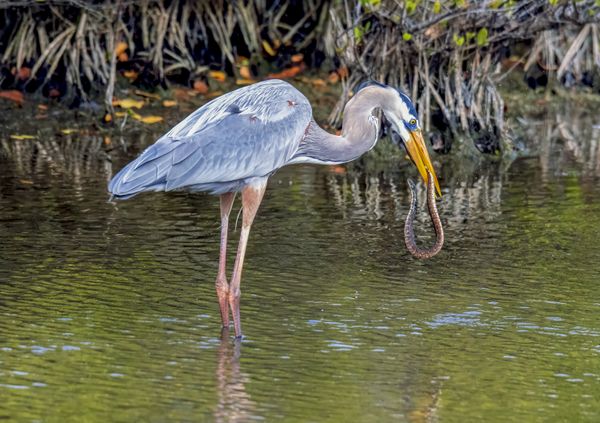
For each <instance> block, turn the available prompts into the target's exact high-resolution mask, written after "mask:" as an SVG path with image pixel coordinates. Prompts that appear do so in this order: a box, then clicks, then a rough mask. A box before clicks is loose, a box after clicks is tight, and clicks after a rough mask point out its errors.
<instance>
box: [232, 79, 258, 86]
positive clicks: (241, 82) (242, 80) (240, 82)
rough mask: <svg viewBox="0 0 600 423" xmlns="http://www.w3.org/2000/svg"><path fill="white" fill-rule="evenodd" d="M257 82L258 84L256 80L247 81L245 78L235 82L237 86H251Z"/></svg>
mask: <svg viewBox="0 0 600 423" xmlns="http://www.w3.org/2000/svg"><path fill="white" fill-rule="evenodd" d="M255 82H256V80H254V79H245V78H240V79H236V80H235V84H236V85H250V84H254V83H255Z"/></svg>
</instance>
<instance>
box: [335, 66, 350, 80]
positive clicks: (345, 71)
mask: <svg viewBox="0 0 600 423" xmlns="http://www.w3.org/2000/svg"><path fill="white" fill-rule="evenodd" d="M337 73H338V75H340V77H341V78H348V68H347V67H346V66H342V67H341V68H339V69H338V70H337Z"/></svg>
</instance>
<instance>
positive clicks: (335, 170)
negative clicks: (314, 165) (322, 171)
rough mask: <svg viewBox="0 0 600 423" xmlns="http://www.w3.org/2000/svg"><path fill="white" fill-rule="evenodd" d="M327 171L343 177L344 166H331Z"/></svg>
mask: <svg viewBox="0 0 600 423" xmlns="http://www.w3.org/2000/svg"><path fill="white" fill-rule="evenodd" d="M329 169H330V170H331V171H332V172H333V173H335V174H337V175H343V174H345V173H346V168H345V167H344V166H331V167H330V168H329Z"/></svg>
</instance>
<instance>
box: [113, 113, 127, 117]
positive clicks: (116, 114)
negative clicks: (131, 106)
mask: <svg viewBox="0 0 600 423" xmlns="http://www.w3.org/2000/svg"><path fill="white" fill-rule="evenodd" d="M125 115H127V112H115V116H116V117H125Z"/></svg>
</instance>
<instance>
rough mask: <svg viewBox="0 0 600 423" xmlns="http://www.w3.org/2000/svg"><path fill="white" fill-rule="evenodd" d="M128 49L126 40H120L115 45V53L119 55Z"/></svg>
mask: <svg viewBox="0 0 600 423" xmlns="http://www.w3.org/2000/svg"><path fill="white" fill-rule="evenodd" d="M125 50H127V43H126V42H124V41H119V42H118V43H117V45H116V46H115V54H116V55H117V56H118V55H120V54H121V53H124V52H125Z"/></svg>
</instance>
